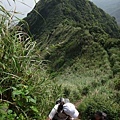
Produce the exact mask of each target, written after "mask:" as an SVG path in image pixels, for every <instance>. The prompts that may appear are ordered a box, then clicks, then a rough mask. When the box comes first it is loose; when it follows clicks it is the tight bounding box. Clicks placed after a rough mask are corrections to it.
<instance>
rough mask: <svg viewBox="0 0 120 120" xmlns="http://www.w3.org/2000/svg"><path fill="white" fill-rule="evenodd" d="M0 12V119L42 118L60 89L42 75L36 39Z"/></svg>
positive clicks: (0, 10) (1, 8)
mask: <svg viewBox="0 0 120 120" xmlns="http://www.w3.org/2000/svg"><path fill="white" fill-rule="evenodd" d="M0 14H1V17H0V119H1V120H6V119H9V120H14V119H18V120H30V119H31V120H33V119H34V120H41V119H43V120H44V119H45V118H46V116H47V114H48V112H49V110H50V108H51V106H52V105H53V103H54V100H55V99H57V97H59V95H60V94H61V88H60V86H58V85H56V83H55V82H53V81H52V82H51V81H50V79H49V76H48V75H47V74H46V66H45V65H44V64H43V60H41V56H40V52H39V49H38V47H37V45H36V42H33V41H32V39H31V37H30V36H29V35H27V34H26V33H25V32H23V31H21V29H20V27H18V26H17V27H13V28H11V27H10V24H9V22H10V20H11V18H10V17H11V15H10V14H9V13H8V12H7V11H6V10H5V9H4V8H3V7H2V6H0Z"/></svg>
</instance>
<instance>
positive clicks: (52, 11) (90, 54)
mask: <svg viewBox="0 0 120 120" xmlns="http://www.w3.org/2000/svg"><path fill="white" fill-rule="evenodd" d="M35 9H36V10H37V11H38V12H39V13H40V14H38V13H36V12H35V11H32V12H31V13H29V14H28V16H27V17H26V18H25V19H24V20H25V21H26V22H27V23H28V25H29V27H30V32H31V33H32V35H33V37H34V38H35V39H36V41H37V42H38V43H39V47H40V51H41V54H42V56H43V58H44V59H46V60H48V62H45V63H47V65H48V66H49V70H48V73H50V75H51V77H52V78H53V79H55V80H57V82H58V83H59V84H62V85H63V89H64V94H65V96H66V97H69V98H70V99H72V100H73V101H76V100H78V99H82V103H81V105H80V107H79V111H80V112H81V113H82V119H83V120H86V119H90V117H92V115H93V113H94V112H95V111H96V110H103V111H107V113H108V115H109V117H110V119H111V120H119V114H118V113H120V111H119V110H120V105H119V95H120V92H119V83H120V82H119V78H120V39H119V38H120V29H119V27H118V25H117V23H116V21H115V20H114V18H112V17H110V16H109V15H108V14H106V13H105V12H104V11H103V10H101V9H98V8H97V7H96V6H95V5H94V4H93V3H91V2H89V1H87V0H47V1H44V0H41V1H40V2H38V3H37V5H36V7H35ZM23 28H24V30H27V29H26V28H25V26H24V25H23ZM84 98H85V100H84ZM102 103H104V104H102Z"/></svg>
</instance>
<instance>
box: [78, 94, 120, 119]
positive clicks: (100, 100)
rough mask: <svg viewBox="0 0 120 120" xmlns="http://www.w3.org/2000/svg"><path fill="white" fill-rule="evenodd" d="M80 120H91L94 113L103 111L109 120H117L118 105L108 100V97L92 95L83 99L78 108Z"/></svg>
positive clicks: (119, 112)
mask: <svg viewBox="0 0 120 120" xmlns="http://www.w3.org/2000/svg"><path fill="white" fill-rule="evenodd" d="M78 109H79V111H80V113H81V118H82V120H92V119H93V116H94V113H95V112H96V111H103V112H105V113H106V114H107V115H108V118H109V120H119V118H120V105H119V104H117V103H115V102H114V101H113V100H111V99H110V98H109V96H108V95H102V94H101V95H97V94H96V95H92V96H88V97H87V98H85V99H84V101H83V102H82V103H81V104H80V105H79V107H78Z"/></svg>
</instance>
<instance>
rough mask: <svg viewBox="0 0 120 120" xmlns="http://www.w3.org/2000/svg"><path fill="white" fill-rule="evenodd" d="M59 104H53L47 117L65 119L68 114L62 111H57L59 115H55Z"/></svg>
mask: <svg viewBox="0 0 120 120" xmlns="http://www.w3.org/2000/svg"><path fill="white" fill-rule="evenodd" d="M58 106H59V104H57V105H55V106H54V108H53V109H52V111H51V112H50V114H49V118H50V119H51V120H52V119H53V117H55V118H56V119H57V120H66V119H67V118H68V116H66V115H65V114H63V113H59V117H58V116H57V115H56V113H57V109H58Z"/></svg>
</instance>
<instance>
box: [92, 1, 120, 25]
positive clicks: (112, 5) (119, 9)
mask: <svg viewBox="0 0 120 120" xmlns="http://www.w3.org/2000/svg"><path fill="white" fill-rule="evenodd" d="M92 2H94V3H95V4H96V5H97V6H98V7H100V8H102V9H103V10H105V11H106V12H107V13H109V14H110V15H111V16H114V17H115V18H116V20H117V22H118V24H119V25H120V1H119V0H92Z"/></svg>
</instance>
